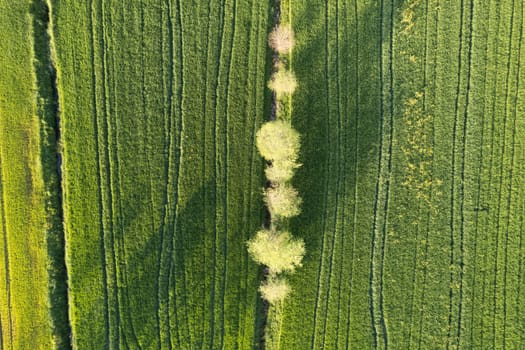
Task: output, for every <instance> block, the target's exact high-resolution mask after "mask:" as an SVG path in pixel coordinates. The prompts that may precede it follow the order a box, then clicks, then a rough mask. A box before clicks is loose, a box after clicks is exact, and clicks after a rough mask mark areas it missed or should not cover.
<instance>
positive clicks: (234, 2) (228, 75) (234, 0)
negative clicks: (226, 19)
mask: <svg viewBox="0 0 525 350" xmlns="http://www.w3.org/2000/svg"><path fill="white" fill-rule="evenodd" d="M232 12H233V18H232V19H231V39H230V40H231V47H230V52H229V57H228V59H227V61H228V65H227V70H226V73H225V75H226V86H225V94H226V101H225V104H224V127H223V128H224V136H223V137H224V143H223V148H224V152H223V159H222V160H223V172H222V181H223V186H224V189H223V191H224V195H223V198H222V207H223V235H224V237H223V241H222V251H223V269H222V285H221V300H222V302H221V316H220V323H221V338H220V339H221V341H220V348H221V349H222V348H223V347H224V337H225V317H224V313H225V311H224V305H225V296H226V278H227V267H228V159H229V133H228V125H229V115H228V114H229V113H228V109H229V106H230V94H229V92H230V81H231V71H232V66H233V51H234V42H235V32H236V30H235V29H236V22H237V0H232ZM225 36H226V31H225V30H224V31H223V32H222V39H221V46H223V44H224V39H225ZM222 52H226V50H225V48H224V47H222V49H221V54H222ZM219 70H220V65H219ZM219 83H220V81H219ZM217 93H218V92H217ZM218 97H219V96H218V95H217V98H218Z"/></svg>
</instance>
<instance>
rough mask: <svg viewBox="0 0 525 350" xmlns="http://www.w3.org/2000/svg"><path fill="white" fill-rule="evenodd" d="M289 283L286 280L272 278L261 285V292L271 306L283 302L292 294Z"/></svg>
mask: <svg viewBox="0 0 525 350" xmlns="http://www.w3.org/2000/svg"><path fill="white" fill-rule="evenodd" d="M291 290H292V289H291V288H290V286H289V285H288V282H286V280H285V279H284V278H275V277H274V278H270V279H269V280H268V281H266V282H264V283H263V284H261V286H260V287H259V292H260V293H261V295H262V297H263V298H264V299H265V300H267V301H268V302H269V303H270V304H276V303H277V302H279V301H282V300H283V299H284V298H286V296H287V295H288V294H289V293H290V292H291Z"/></svg>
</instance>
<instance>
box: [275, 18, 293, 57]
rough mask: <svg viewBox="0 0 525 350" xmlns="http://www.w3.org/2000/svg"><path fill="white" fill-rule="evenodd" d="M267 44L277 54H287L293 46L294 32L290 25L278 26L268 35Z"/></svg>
mask: <svg viewBox="0 0 525 350" xmlns="http://www.w3.org/2000/svg"><path fill="white" fill-rule="evenodd" d="M268 44H269V45H270V47H271V48H272V49H273V50H274V51H275V52H277V53H279V54H289V53H290V52H292V49H293V48H294V46H295V37H294V32H293V30H292V28H291V27H290V25H282V24H281V25H278V26H276V27H275V28H274V29H273V31H272V32H271V33H270V36H269V37H268Z"/></svg>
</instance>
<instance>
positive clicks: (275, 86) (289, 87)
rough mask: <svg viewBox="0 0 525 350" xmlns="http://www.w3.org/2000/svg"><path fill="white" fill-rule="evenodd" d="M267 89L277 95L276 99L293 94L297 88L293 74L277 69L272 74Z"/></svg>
mask: <svg viewBox="0 0 525 350" xmlns="http://www.w3.org/2000/svg"><path fill="white" fill-rule="evenodd" d="M268 88H270V90H272V91H274V92H275V93H276V94H277V98H278V99H279V98H280V97H282V96H283V95H291V94H293V93H294V91H295V89H296V88H297V80H296V79H295V74H293V72H290V71H288V70H285V69H279V70H278V71H277V72H275V73H273V75H272V78H271V79H270V81H269V82H268Z"/></svg>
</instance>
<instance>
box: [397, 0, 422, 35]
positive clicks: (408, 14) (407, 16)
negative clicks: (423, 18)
mask: <svg viewBox="0 0 525 350" xmlns="http://www.w3.org/2000/svg"><path fill="white" fill-rule="evenodd" d="M420 2H421V1H420V0H414V1H410V2H408V7H407V8H405V9H404V10H403V12H402V13H401V16H402V17H401V27H402V30H401V33H402V34H405V35H408V34H410V32H411V30H412V28H413V27H414V24H415V17H416V13H415V11H414V9H415V8H416V6H418V5H419V4H420Z"/></svg>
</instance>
